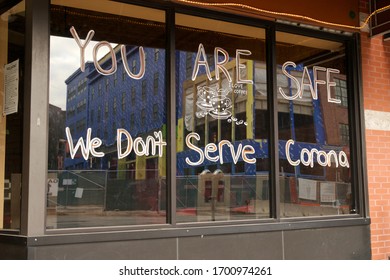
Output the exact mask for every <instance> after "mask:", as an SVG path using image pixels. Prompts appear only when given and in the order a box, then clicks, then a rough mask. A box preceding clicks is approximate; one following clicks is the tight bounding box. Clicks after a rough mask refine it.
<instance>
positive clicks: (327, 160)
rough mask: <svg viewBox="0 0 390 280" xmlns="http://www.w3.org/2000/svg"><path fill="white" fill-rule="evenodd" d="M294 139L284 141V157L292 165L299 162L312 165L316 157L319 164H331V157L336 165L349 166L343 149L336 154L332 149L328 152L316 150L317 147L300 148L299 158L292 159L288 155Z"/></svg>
mask: <svg viewBox="0 0 390 280" xmlns="http://www.w3.org/2000/svg"><path fill="white" fill-rule="evenodd" d="M294 144H295V142H294V140H292V139H290V140H288V141H287V142H286V157H287V161H288V162H289V163H290V164H291V165H292V166H298V165H299V164H300V163H302V164H303V165H305V166H310V167H313V166H314V159H315V158H316V159H317V163H318V164H319V165H321V166H324V167H325V166H329V167H330V166H331V164H332V158H333V162H334V163H335V165H336V167H338V166H339V164H340V166H342V167H347V168H349V162H348V157H347V155H346V153H345V152H344V151H340V152H339V153H338V154H337V153H336V152H335V151H334V150H330V151H329V152H325V151H321V150H317V149H314V148H313V149H311V150H309V149H306V148H303V149H302V150H301V155H300V159H298V160H295V161H294V160H292V159H291V156H290V146H291V145H294Z"/></svg>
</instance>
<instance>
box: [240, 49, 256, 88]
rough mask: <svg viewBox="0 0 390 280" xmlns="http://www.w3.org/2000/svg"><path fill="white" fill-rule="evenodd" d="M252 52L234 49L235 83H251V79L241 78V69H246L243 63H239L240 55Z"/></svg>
mask: <svg viewBox="0 0 390 280" xmlns="http://www.w3.org/2000/svg"><path fill="white" fill-rule="evenodd" d="M251 54H252V52H251V51H249V50H236V77H237V78H236V79H237V84H253V81H252V80H243V79H242V78H241V69H246V65H245V64H241V60H240V56H241V55H251Z"/></svg>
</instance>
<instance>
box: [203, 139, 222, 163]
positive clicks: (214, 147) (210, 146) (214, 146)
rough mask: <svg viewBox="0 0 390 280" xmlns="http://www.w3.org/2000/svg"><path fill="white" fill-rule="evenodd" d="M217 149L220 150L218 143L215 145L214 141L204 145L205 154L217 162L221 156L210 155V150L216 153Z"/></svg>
mask: <svg viewBox="0 0 390 280" xmlns="http://www.w3.org/2000/svg"><path fill="white" fill-rule="evenodd" d="M217 150H218V148H217V145H215V144H214V143H209V144H207V145H206V147H204V156H205V157H206V159H208V160H209V161H212V162H217V161H218V160H219V156H215V157H212V156H210V155H209V152H211V153H215V152H216V151H217Z"/></svg>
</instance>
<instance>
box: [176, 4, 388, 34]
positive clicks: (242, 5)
mask: <svg viewBox="0 0 390 280" xmlns="http://www.w3.org/2000/svg"><path fill="white" fill-rule="evenodd" d="M176 1H177V2H182V3H186V4H192V5H199V6H209V7H238V8H242V9H247V10H252V11H256V12H260V13H265V14H269V15H274V16H287V17H293V18H296V19H301V20H307V21H311V22H315V23H320V24H326V25H329V26H334V27H340V28H351V29H355V30H362V29H363V28H365V27H366V26H367V24H368V22H369V21H370V19H371V17H373V16H374V15H375V14H377V13H380V12H383V11H385V10H387V9H389V8H390V5H387V6H385V7H382V8H380V9H377V10H375V11H374V12H372V13H371V14H370V15H369V16H368V17H367V18H366V19H365V21H364V22H363V24H362V25H360V26H352V25H347V24H340V23H333V22H328V21H323V20H318V19H315V18H312V17H308V16H303V15H297V14H290V13H283V12H274V11H269V10H265V9H260V8H256V7H253V6H250V5H246V4H239V3H204V2H198V1H192V0H176Z"/></svg>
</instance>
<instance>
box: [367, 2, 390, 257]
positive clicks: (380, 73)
mask: <svg viewBox="0 0 390 280" xmlns="http://www.w3.org/2000/svg"><path fill="white" fill-rule="evenodd" d="M360 12H361V13H366V14H368V13H369V11H368V1H367V0H361V1H360ZM361 51H362V53H361V55H362V74H363V81H362V83H363V96H364V110H365V117H366V148H367V174H368V192H369V203H370V205H369V206H370V208H369V211H370V216H371V221H372V224H371V246H372V259H375V260H383V259H388V258H389V257H390V42H384V41H383V38H382V36H377V37H374V38H370V37H369V34H368V33H367V32H362V33H361Z"/></svg>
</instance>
